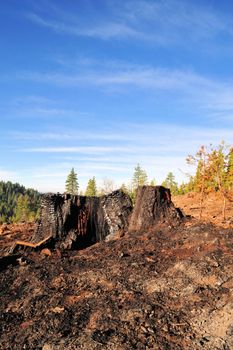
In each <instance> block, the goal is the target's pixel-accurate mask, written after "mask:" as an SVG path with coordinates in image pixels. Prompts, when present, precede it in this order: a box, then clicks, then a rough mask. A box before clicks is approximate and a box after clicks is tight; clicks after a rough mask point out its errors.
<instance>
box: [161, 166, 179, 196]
mask: <svg viewBox="0 0 233 350" xmlns="http://www.w3.org/2000/svg"><path fill="white" fill-rule="evenodd" d="M162 186H164V187H167V188H169V189H170V191H171V193H172V194H174V195H175V194H178V184H177V182H176V181H175V176H174V175H173V173H172V172H171V171H170V172H169V173H168V174H167V176H166V179H165V180H164V181H163V183H162Z"/></svg>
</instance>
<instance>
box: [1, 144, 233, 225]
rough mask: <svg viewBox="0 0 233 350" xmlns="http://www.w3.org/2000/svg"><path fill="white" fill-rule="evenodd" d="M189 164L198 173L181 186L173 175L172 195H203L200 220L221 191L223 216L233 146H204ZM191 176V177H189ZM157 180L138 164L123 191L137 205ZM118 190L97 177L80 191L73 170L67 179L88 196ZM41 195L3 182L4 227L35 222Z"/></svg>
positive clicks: (70, 188) (167, 183) (232, 177)
mask: <svg viewBox="0 0 233 350" xmlns="http://www.w3.org/2000/svg"><path fill="white" fill-rule="evenodd" d="M186 161H187V163H188V164H190V165H192V166H194V169H195V173H194V175H193V176H190V175H189V176H188V178H189V181H188V182H186V183H182V184H180V185H178V183H177V182H176V180H175V176H174V175H173V173H172V172H169V173H168V174H167V176H166V178H165V180H164V181H163V182H162V185H163V186H164V187H167V188H169V189H170V190H171V193H172V195H179V194H185V193H189V192H197V193H200V208H201V210H200V217H201V215H202V207H203V202H204V199H205V197H206V195H208V193H210V192H219V193H221V195H222V199H223V208H222V212H223V217H225V209H226V201H227V200H230V201H233V147H232V146H227V145H226V144H225V143H224V142H222V143H221V144H220V145H219V146H218V147H217V148H212V147H205V146H201V147H200V149H199V150H198V151H197V152H196V154H195V155H189V156H188V157H187V159H186ZM187 175H188V174H187ZM155 184H156V180H155V179H153V180H151V181H149V180H148V176H147V173H146V171H145V170H144V169H142V168H141V166H140V165H139V164H138V165H137V166H136V167H135V169H134V174H133V177H132V179H131V181H130V182H129V184H124V183H123V184H122V185H121V190H122V191H124V192H125V193H127V194H128V195H129V196H130V198H131V199H132V202H133V204H134V202H135V198H136V192H137V188H138V187H139V186H143V185H151V186H154V185H155ZM113 190H114V186H113V181H112V180H109V179H107V180H105V182H104V187H102V188H97V184H96V179H95V177H93V178H91V179H89V181H88V184H87V188H86V191H85V192H84V193H83V192H82V191H80V192H79V184H78V176H77V174H76V173H75V171H74V169H73V168H72V170H71V172H70V174H69V175H68V176H67V180H66V192H67V193H71V194H80V195H86V196H101V195H105V194H107V193H110V192H112V191H113ZM39 206H40V193H39V192H38V191H35V190H33V189H26V188H25V187H24V186H21V185H19V184H17V183H16V184H13V183H11V182H10V181H8V182H3V181H0V224H1V223H5V222H18V221H34V220H35V219H37V218H38V215H39Z"/></svg>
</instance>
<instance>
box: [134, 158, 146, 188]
mask: <svg viewBox="0 0 233 350" xmlns="http://www.w3.org/2000/svg"><path fill="white" fill-rule="evenodd" d="M147 182H148V177H147V173H146V171H145V170H143V169H142V168H141V167H140V165H139V164H138V165H137V166H136V167H135V169H134V174H133V180H132V186H133V189H135V190H136V189H137V188H138V187H139V186H143V185H146V184H147Z"/></svg>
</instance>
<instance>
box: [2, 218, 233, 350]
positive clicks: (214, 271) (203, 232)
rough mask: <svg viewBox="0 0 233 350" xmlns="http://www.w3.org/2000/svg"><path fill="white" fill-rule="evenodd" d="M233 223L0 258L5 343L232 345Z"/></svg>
mask: <svg viewBox="0 0 233 350" xmlns="http://www.w3.org/2000/svg"><path fill="white" fill-rule="evenodd" d="M232 247H233V230H232V229H223V228H217V227H215V226H212V225H211V224H205V223H200V222H198V221H196V220H191V221H187V222H185V223H183V224H181V225H180V226H179V227H177V228H172V227H170V228H169V227H163V226H161V227H157V228H155V229H154V230H152V231H150V232H147V233H144V232H135V233H132V234H130V235H126V236H125V237H123V238H121V239H119V240H116V241H110V242H107V243H98V244H96V245H94V246H92V247H90V248H88V249H85V250H83V251H79V252H77V251H76V252H74V251H73V252H72V251H70V252H66V253H61V252H59V251H53V252H50V251H48V250H47V251H42V252H22V253H20V254H18V255H17V256H14V257H11V260H7V259H6V258H2V259H1V265H0V266H1V269H2V271H1V272H0V339H1V343H0V349H2V350H7V349H9V350H10V349H11V350H14V349H15V350H16V349H17V350H18V349H28V350H32V349H43V350H55V349H56V350H63V349H67V350H71V349H72V350H73V349H86V350H90V349H114V350H118V349H119V350H132V349H145V350H146V349H159V350H164V349H170V350H176V349H177V350H178V349H184V350H186V349H190V350H199V349H206V350H207V349H208V350H230V349H232V348H233V337H232V334H233V293H232V292H233V268H232V266H233V254H232Z"/></svg>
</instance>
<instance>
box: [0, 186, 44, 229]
mask: <svg viewBox="0 0 233 350" xmlns="http://www.w3.org/2000/svg"><path fill="white" fill-rule="evenodd" d="M39 205H40V193H39V192H37V191H35V190H33V189H26V188H25V187H24V186H21V185H19V184H18V183H16V184H13V183H11V182H10V181H8V182H4V181H0V224H1V223H5V222H10V223H12V222H18V221H34V220H35V219H36V218H37V217H38V214H39Z"/></svg>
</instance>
